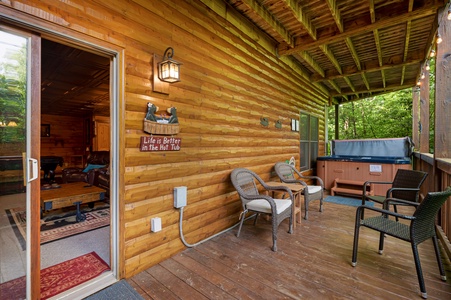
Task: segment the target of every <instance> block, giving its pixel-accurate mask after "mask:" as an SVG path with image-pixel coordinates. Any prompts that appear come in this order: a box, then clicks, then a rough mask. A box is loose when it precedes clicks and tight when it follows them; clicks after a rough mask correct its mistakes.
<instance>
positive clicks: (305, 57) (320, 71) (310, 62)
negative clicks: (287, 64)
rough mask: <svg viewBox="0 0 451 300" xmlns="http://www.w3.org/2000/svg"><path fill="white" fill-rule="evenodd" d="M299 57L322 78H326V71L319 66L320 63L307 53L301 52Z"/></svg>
mask: <svg viewBox="0 0 451 300" xmlns="http://www.w3.org/2000/svg"><path fill="white" fill-rule="evenodd" d="M296 55H298V56H299V57H301V58H302V59H303V60H304V61H305V62H306V63H307V64H308V65H309V66H311V67H312V68H313V69H314V70H315V71H316V72H317V73H318V74H319V76H321V77H322V78H324V76H325V72H324V70H323V69H322V68H321V67H320V65H318V63H317V62H316V61H315V60H314V59H313V57H311V56H310V54H308V53H307V52H306V51H301V52H300V53H297V54H296Z"/></svg>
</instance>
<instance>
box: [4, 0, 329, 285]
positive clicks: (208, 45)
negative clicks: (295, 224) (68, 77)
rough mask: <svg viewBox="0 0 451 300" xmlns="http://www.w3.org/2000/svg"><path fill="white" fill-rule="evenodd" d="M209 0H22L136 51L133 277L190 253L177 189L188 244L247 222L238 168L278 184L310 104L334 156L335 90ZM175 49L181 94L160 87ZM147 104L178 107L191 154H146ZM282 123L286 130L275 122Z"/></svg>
mask: <svg viewBox="0 0 451 300" xmlns="http://www.w3.org/2000/svg"><path fill="white" fill-rule="evenodd" d="M204 2H205V3H207V4H204V3H202V1H199V0H192V1H178V0H173V1H147V0H134V1H132V0H130V1H122V0H110V1H100V0H99V1H82V0H73V1H70V2H55V1H52V0H42V1H40V2H38V3H36V1H25V0H20V1H11V3H12V4H11V6H12V7H14V8H15V9H17V10H21V11H24V12H27V13H28V14H31V15H34V16H36V17H37V18H42V19H45V20H47V21H49V22H53V23H55V24H59V25H61V28H65V27H67V28H69V29H72V30H75V31H78V32H81V33H84V34H86V35H90V36H93V37H96V38H98V39H101V40H105V41H107V42H109V43H113V44H115V45H118V46H120V47H123V48H124V49H125V51H124V55H125V56H124V62H125V79H124V82H125V99H120V100H121V101H124V105H125V128H122V131H123V132H125V145H121V146H123V147H125V151H124V153H125V156H124V157H121V159H122V160H124V165H125V170H121V174H120V176H121V178H122V179H123V182H124V183H125V193H124V195H125V198H124V199H119V201H120V205H121V207H122V208H123V211H124V212H125V213H124V215H123V216H122V218H121V219H122V220H123V223H122V224H121V228H125V231H124V234H123V235H122V236H121V238H123V239H124V240H123V241H122V242H123V244H124V245H125V249H121V259H123V260H125V272H123V273H122V274H124V275H125V277H130V276H132V275H134V274H136V273H138V272H140V271H143V270H145V269H147V268H149V267H150V266H152V265H154V264H156V263H158V262H160V261H162V260H164V259H166V258H168V257H170V256H172V255H174V254H175V253H177V252H179V251H181V250H182V249H184V248H185V246H184V245H183V243H182V242H181V239H180V236H179V228H178V220H179V212H178V211H177V210H176V209H174V208H173V196H172V195H173V188H174V187H176V186H187V187H188V205H187V207H186V208H185V211H184V221H183V229H184V234H185V237H186V240H187V242H188V243H196V242H198V241H200V240H202V239H204V238H207V237H209V236H211V235H213V234H215V233H217V232H219V231H221V230H223V229H225V228H227V227H229V226H231V225H233V224H235V223H236V222H237V221H238V216H239V212H240V210H241V206H240V202H239V199H238V197H237V194H236V193H235V191H234V189H233V187H232V185H231V183H230V179H229V176H230V172H231V170H232V169H233V168H237V167H247V168H251V169H252V170H254V171H256V172H257V173H258V174H260V175H261V176H262V178H263V179H265V180H269V179H270V178H271V176H273V175H271V172H272V170H273V166H274V164H275V163H276V162H278V161H284V160H286V159H289V158H290V157H291V156H294V157H295V158H296V161H297V163H298V164H299V134H298V133H296V132H292V131H291V121H290V120H291V119H298V118H299V111H300V110H303V111H308V112H310V113H312V114H313V115H315V116H317V117H318V118H319V139H320V143H319V152H320V155H322V154H323V153H324V140H325V123H324V106H325V105H326V103H327V101H328V98H327V96H326V94H325V93H324V91H323V89H321V87H319V86H316V85H313V84H311V83H310V82H309V81H308V75H307V74H304V73H303V71H302V70H301V69H299V67H298V66H297V65H296V64H295V63H293V61H290V60H289V59H288V58H285V57H281V58H278V57H277V55H276V53H275V49H276V45H275V44H273V43H272V41H271V40H268V39H267V37H266V36H265V35H262V34H261V33H260V32H258V31H256V29H255V28H254V27H253V26H251V25H250V24H249V23H248V21H247V20H245V19H243V18H242V17H241V16H240V15H239V14H237V13H236V12H234V11H233V10H231V9H230V7H227V6H226V5H225V4H224V3H223V2H222V1H219V0H212V1H204ZM8 3H10V2H8ZM21 3H22V4H23V5H19V4H21ZM13 4H14V5H13ZM4 5H9V4H4ZM206 5H208V6H209V7H207V6H206ZM169 46H171V47H173V48H174V50H175V55H174V59H176V60H179V61H180V62H183V66H182V70H181V72H182V75H181V78H182V81H181V82H179V83H176V84H172V85H171V86H170V87H169V95H162V94H158V93H153V92H152V85H151V80H149V78H151V76H152V70H151V65H152V55H153V54H154V53H156V54H158V55H162V54H163V52H164V50H165V49H166V48H167V47H169ZM147 102H152V103H154V104H155V105H157V106H159V107H160V111H163V110H165V109H166V108H168V107H170V106H176V107H177V114H178V118H179V122H180V133H179V134H178V135H177V137H179V138H181V150H180V151H174V152H140V151H139V143H140V137H141V136H145V135H146V133H144V132H143V119H144V116H145V113H146V107H147V106H146V104H147ZM261 117H267V118H269V120H270V125H269V126H268V127H263V126H262V125H260V118H261ZM277 120H281V121H282V124H283V127H282V129H276V128H275V126H274V125H275V121H277ZM153 217H160V218H161V219H162V225H163V230H162V231H160V232H158V233H152V232H151V231H150V220H151V218H153Z"/></svg>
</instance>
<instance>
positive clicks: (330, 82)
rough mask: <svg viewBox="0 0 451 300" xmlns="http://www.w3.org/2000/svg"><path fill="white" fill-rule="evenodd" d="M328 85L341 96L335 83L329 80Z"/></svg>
mask: <svg viewBox="0 0 451 300" xmlns="http://www.w3.org/2000/svg"><path fill="white" fill-rule="evenodd" d="M329 84H330V85H331V86H332V87H333V88H334V89H335V90H336V91H337V93H338V94H339V95H341V88H340V87H339V86H338V84H336V83H335V81H333V80H329Z"/></svg>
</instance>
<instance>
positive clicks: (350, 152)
mask: <svg viewBox="0 0 451 300" xmlns="http://www.w3.org/2000/svg"><path fill="white" fill-rule="evenodd" d="M412 148H413V147H412V142H411V141H410V138H409V137H404V138H390V139H362V140H332V141H331V150H332V151H331V152H332V155H330V156H322V157H318V159H317V172H318V176H319V177H320V178H321V179H322V180H323V181H324V187H325V188H326V189H327V190H330V189H331V188H332V187H333V184H334V181H335V179H337V178H338V179H340V180H345V181H346V180H348V181H354V182H362V186H363V183H364V182H365V181H368V180H374V181H389V182H390V181H393V178H394V177H395V174H396V172H397V171H398V169H411V168H412V167H411V160H410V156H411V155H412ZM388 188H390V185H386V184H384V185H382V184H376V185H374V190H373V192H374V194H375V195H385V194H386V191H387V189H388ZM362 190H363V187H362ZM362 192H363V191H362Z"/></svg>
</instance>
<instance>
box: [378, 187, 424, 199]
mask: <svg viewBox="0 0 451 300" xmlns="http://www.w3.org/2000/svg"><path fill="white" fill-rule="evenodd" d="M395 191H404V192H407V191H410V192H419V191H420V189H419V188H390V189H388V190H387V195H386V198H391V197H392V193H393V192H395Z"/></svg>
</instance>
